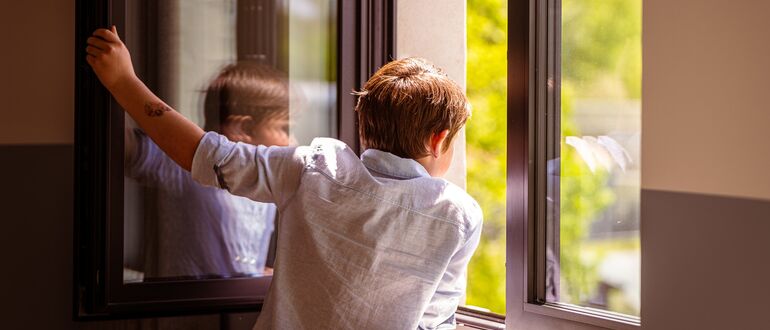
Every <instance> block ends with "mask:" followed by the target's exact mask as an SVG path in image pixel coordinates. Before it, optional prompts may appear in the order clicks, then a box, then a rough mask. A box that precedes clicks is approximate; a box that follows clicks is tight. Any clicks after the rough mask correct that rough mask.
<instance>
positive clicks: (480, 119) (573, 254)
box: [466, 0, 642, 315]
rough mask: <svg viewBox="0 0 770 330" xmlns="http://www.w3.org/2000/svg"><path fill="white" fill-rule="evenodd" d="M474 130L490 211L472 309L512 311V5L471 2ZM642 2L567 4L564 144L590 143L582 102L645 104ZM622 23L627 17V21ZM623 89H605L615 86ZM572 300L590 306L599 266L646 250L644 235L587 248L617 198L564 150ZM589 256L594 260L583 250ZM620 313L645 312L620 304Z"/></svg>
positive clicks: (566, 296)
mask: <svg viewBox="0 0 770 330" xmlns="http://www.w3.org/2000/svg"><path fill="white" fill-rule="evenodd" d="M467 8H468V21H467V24H468V26H467V29H468V63H467V64H468V70H467V72H468V77H467V79H468V96H469V97H470V99H471V103H472V104H473V116H472V119H471V120H470V121H469V123H468V127H467V144H468V145H467V158H468V160H467V161H468V191H469V193H470V194H471V195H472V196H473V197H474V198H476V200H477V201H478V202H479V204H480V205H481V207H482V209H483V210H484V217H485V220H484V230H483V234H482V241H481V243H480V244H479V247H478V250H477V251H476V254H475V256H474V258H473V259H472V260H471V263H470V266H469V274H468V292H467V301H466V303H467V304H468V305H474V306H480V307H484V308H488V309H490V310H491V311H492V312H496V313H501V314H504V313H505V179H506V177H505V175H506V174H505V158H506V155H505V141H506V120H505V118H506V110H507V109H506V46H507V8H506V1H504V0H469V1H468V7H467ZM641 10H642V7H641V0H563V1H562V13H563V15H564V16H563V17H562V26H565V27H569V30H568V31H563V35H562V54H564V55H563V56H564V59H563V63H562V65H563V66H562V67H563V71H562V100H561V104H562V108H561V111H562V113H561V115H562V136H567V135H574V136H580V132H579V131H578V130H577V127H576V125H575V123H574V119H573V116H572V114H573V112H572V107H573V100H574V97H575V95H580V97H582V98H585V97H602V98H615V99H617V98H623V99H636V100H638V99H639V98H641ZM618 18H622V19H618ZM608 82H609V83H611V84H613V85H614V86H620V87H621V88H610V89H607V88H605V87H606V86H607V83H608ZM561 150H562V155H561V156H562V162H561V173H562V180H561V189H560V193H561V201H562V203H561V207H560V208H561V218H560V225H561V228H560V235H561V241H560V244H561V285H562V290H561V292H562V297H561V299H562V301H564V302H569V303H574V304H580V305H584V304H585V301H586V300H587V299H589V296H590V295H591V294H592V292H594V290H595V285H596V283H597V270H596V268H597V262H596V259H586V258H583V257H582V256H581V254H582V253H584V252H585V250H590V251H591V252H592V253H596V254H598V255H601V254H604V253H606V252H607V250H617V249H638V248H639V241H638V237H636V238H628V239H626V241H627V242H626V241H623V242H612V243H610V244H593V245H590V246H589V244H587V242H585V240H584V239H585V237H586V235H587V232H588V228H589V226H590V225H591V222H592V221H593V220H594V219H595V218H596V216H597V215H598V214H600V213H601V212H602V211H603V210H604V209H605V208H606V207H607V206H608V205H610V204H611V203H613V202H614V200H615V196H614V195H613V193H612V191H611V190H610V189H608V188H607V187H606V186H605V183H606V180H607V178H608V175H607V173H604V172H602V171H597V172H595V173H592V174H590V175H589V174H588V173H590V171H589V169H588V168H587V166H586V165H585V164H584V163H583V162H582V161H581V160H580V158H579V157H578V156H577V154H576V153H575V151H574V149H572V148H570V147H567V146H565V145H562V148H561ZM581 251H584V252H581ZM609 303H610V306H608V307H609V309H610V310H614V311H619V312H624V313H629V314H635V315H638V311H635V310H632V309H630V308H629V307H628V306H627V305H625V304H623V303H622V299H616V298H614V297H611V299H610V302H609Z"/></svg>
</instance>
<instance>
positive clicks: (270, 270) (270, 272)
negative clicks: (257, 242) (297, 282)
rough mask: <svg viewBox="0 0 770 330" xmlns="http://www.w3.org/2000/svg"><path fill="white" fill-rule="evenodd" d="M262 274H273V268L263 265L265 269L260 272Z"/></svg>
mask: <svg viewBox="0 0 770 330" xmlns="http://www.w3.org/2000/svg"><path fill="white" fill-rule="evenodd" d="M262 274H264V275H273V269H272V268H270V267H265V271H264V272H263V273H262Z"/></svg>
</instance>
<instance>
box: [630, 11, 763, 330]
mask: <svg viewBox="0 0 770 330" xmlns="http://www.w3.org/2000/svg"><path fill="white" fill-rule="evenodd" d="M643 5H644V9H643V10H644V12H643V47H642V49H643V58H644V69H643V82H644V86H643V93H642V94H643V97H642V105H643V110H642V128H643V133H642V154H643V155H642V159H643V161H642V188H643V190H642V222H641V226H642V324H643V327H644V328H646V329H761V328H766V327H767V325H766V323H767V321H766V316H765V313H766V310H767V309H768V307H770V303H768V301H767V297H768V296H770V283H768V281H767V279H768V278H770V263H767V262H766V261H767V260H768V257H770V255H769V254H768V253H770V240H768V234H770V176H769V175H768V174H767V168H769V167H770V152H768V148H767V147H766V141H768V140H769V139H770V130H768V129H767V127H766V126H767V125H768V123H770V109H769V108H768V103H767V99H766V95H767V92H766V89H767V86H768V83H767V77H768V76H770V62H768V61H767V54H768V52H770V43H768V42H766V40H767V31H770V20H767V17H766V16H767V12H769V11H770V2H767V1H755V0H735V1H716V0H680V1H666V0H644V4H643Z"/></svg>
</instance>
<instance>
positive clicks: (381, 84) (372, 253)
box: [86, 27, 482, 329]
mask: <svg viewBox="0 0 770 330" xmlns="http://www.w3.org/2000/svg"><path fill="white" fill-rule="evenodd" d="M86 51H87V53H88V55H87V61H88V63H89V64H90V65H91V67H92V68H93V69H94V71H95V72H96V74H97V76H98V77H99V79H100V80H101V82H102V83H103V84H104V85H105V86H106V87H107V88H108V89H109V90H110V92H111V93H112V94H113V96H114V97H115V98H116V100H117V101H118V102H119V103H120V104H121V105H122V106H123V108H124V109H125V110H126V111H127V112H128V113H129V114H130V115H131V116H132V117H133V118H134V119H135V120H136V121H137V122H138V123H139V125H140V126H141V127H142V128H143V129H144V131H145V132H146V133H147V134H148V135H149V136H150V137H151V138H152V139H153V140H154V141H155V142H156V143H157V144H158V145H159V146H160V147H161V149H162V150H163V151H164V152H166V153H167V154H168V155H169V156H170V157H171V158H172V159H173V160H174V161H176V162H177V163H178V164H179V165H181V166H182V167H183V168H185V169H188V170H191V172H192V176H193V178H194V179H195V180H197V181H198V182H200V183H203V184H206V185H211V186H215V187H220V188H223V189H227V190H228V191H230V192H231V193H233V194H236V195H240V196H245V197H248V198H251V199H253V200H256V201H261V202H271V203H275V204H276V205H277V207H278V209H279V214H280V217H281V221H280V222H279V228H278V240H277V242H278V243H277V251H276V261H275V274H274V276H273V281H272V284H271V287H270V291H269V293H268V296H267V298H266V300H265V304H264V306H263V308H262V312H261V313H260V316H259V319H258V320H257V324H256V325H255V329H273V328H277V329H415V328H420V329H439V328H454V313H455V310H456V308H457V305H458V303H459V299H460V298H461V297H462V295H463V293H464V291H465V281H466V272H467V269H466V268H467V264H468V261H469V260H470V257H471V255H472V254H473V251H474V250H475V249H476V246H477V245H478V241H479V237H480V233H481V218H482V216H481V210H480V209H479V207H478V205H477V204H476V202H475V201H474V200H473V199H472V198H471V197H470V196H468V195H467V194H466V193H465V192H464V191H463V190H462V189H460V188H458V187H456V186H454V185H452V184H450V183H448V182H447V181H445V180H443V179H440V177H441V176H443V175H444V174H445V173H446V171H447V169H448V167H449V165H450V162H451V159H452V152H453V147H452V139H453V137H454V136H455V134H456V133H457V132H458V131H459V130H460V129H461V128H462V127H463V125H464V124H465V121H466V120H467V118H468V116H469V115H470V113H469V110H468V109H469V107H468V102H467V99H466V98H465V96H464V94H463V92H462V90H461V89H460V87H459V86H458V85H457V84H455V83H454V82H452V81H451V80H450V79H449V78H447V77H446V76H445V75H443V74H441V73H440V72H439V71H438V69H436V68H435V67H434V66H432V65H431V64H429V63H428V62H426V61H425V60H422V59H415V58H407V59H403V60H398V61H394V62H391V63H389V64H387V65H385V66H384V67H382V68H381V69H380V70H379V71H377V73H375V74H374V76H372V77H371V79H369V81H368V82H367V83H366V84H365V85H364V87H363V90H362V91H361V92H359V93H358V95H359V100H358V105H357V106H356V111H357V112H358V117H359V124H360V136H361V144H362V146H363V148H364V149H365V151H364V152H363V154H362V155H361V157H360V159H359V157H357V156H356V154H355V153H354V152H353V151H352V150H350V149H349V148H348V147H347V146H346V145H345V144H344V143H342V142H340V141H337V140H334V139H328V138H318V139H315V140H314V141H313V142H312V143H311V145H310V146H306V147H265V146H252V145H248V144H243V143H233V142H230V141H229V140H227V138H225V137H223V136H221V135H218V134H216V133H213V132H209V133H204V132H203V130H201V129H200V128H199V127H198V126H196V125H195V124H193V123H191V122H190V121H188V120H187V119H185V118H184V117H183V116H182V115H180V114H178V113H177V112H175V111H172V109H171V108H170V107H168V106H167V105H166V104H165V103H163V101H161V100H160V99H159V98H157V97H156V96H155V95H154V94H153V93H152V92H150V90H149V89H147V87H146V86H145V85H144V84H143V83H142V82H141V81H139V79H138V78H137V77H136V75H135V74H134V72H133V68H132V65H131V59H130V56H129V53H128V51H127V50H126V48H125V46H124V45H123V43H122V42H121V41H120V39H119V37H118V35H117V33H116V31H115V29H114V27H113V29H112V30H111V31H110V30H106V29H99V30H97V31H96V32H94V36H92V37H91V38H89V39H88V46H87V48H86Z"/></svg>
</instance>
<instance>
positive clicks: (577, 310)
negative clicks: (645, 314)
mask: <svg viewBox="0 0 770 330" xmlns="http://www.w3.org/2000/svg"><path fill="white" fill-rule="evenodd" d="M524 311H526V312H530V313H535V314H540V315H545V316H550V317H555V318H560V319H565V320H570V321H574V322H580V323H586V324H590V325H595V326H600V327H603V328H607V329H615V330H639V329H640V328H641V320H640V319H639V318H638V317H634V316H628V315H624V314H618V313H613V312H607V311H603V310H599V309H594V308H588V307H579V306H575V305H570V304H560V303H546V304H544V305H537V304H524Z"/></svg>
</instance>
